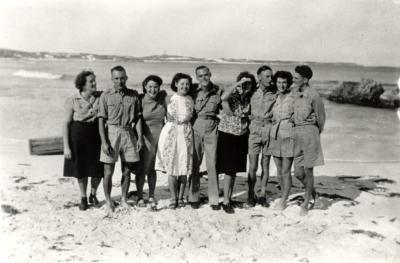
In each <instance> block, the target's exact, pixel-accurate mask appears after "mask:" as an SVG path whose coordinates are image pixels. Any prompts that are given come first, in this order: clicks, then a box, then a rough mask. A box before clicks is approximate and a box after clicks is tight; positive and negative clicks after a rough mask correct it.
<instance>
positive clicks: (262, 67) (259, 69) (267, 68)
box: [257, 65, 272, 75]
mask: <svg viewBox="0 0 400 263" xmlns="http://www.w3.org/2000/svg"><path fill="white" fill-rule="evenodd" d="M266 70H271V71H272V69H271V68H270V67H269V66H267V65H262V66H261V67H259V68H258V69H257V75H258V74H260V73H261V72H263V71H266Z"/></svg>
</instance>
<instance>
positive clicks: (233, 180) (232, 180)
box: [229, 174, 236, 202]
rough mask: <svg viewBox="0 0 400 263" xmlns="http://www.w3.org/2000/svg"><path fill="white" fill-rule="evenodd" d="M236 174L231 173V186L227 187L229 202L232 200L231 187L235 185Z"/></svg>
mask: <svg viewBox="0 0 400 263" xmlns="http://www.w3.org/2000/svg"><path fill="white" fill-rule="evenodd" d="M235 181H236V174H234V175H231V187H230V189H229V202H232V194H233V187H234V186H235Z"/></svg>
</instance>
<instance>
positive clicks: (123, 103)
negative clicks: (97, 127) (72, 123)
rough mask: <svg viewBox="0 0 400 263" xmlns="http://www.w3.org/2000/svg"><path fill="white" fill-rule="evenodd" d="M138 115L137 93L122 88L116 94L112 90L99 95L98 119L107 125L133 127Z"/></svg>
mask: <svg viewBox="0 0 400 263" xmlns="http://www.w3.org/2000/svg"><path fill="white" fill-rule="evenodd" d="M140 115H141V107H140V102H139V94H138V93H137V91H135V90H132V89H128V88H124V89H122V90H121V91H119V92H118V91H116V90H115V89H114V88H112V89H108V90H106V91H104V92H103V94H101V96H100V101H99V114H98V117H99V118H104V119H105V120H107V124H108V125H118V126H123V127H133V125H134V124H135V123H136V122H137V120H138V119H139V116H140Z"/></svg>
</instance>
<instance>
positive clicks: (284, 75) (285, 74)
mask: <svg viewBox="0 0 400 263" xmlns="http://www.w3.org/2000/svg"><path fill="white" fill-rule="evenodd" d="M278 78H281V79H286V81H287V84H288V87H290V86H292V83H293V76H292V73H290V72H289V71H277V72H276V73H275V75H274V77H273V81H274V84H275V86H276V81H277V80H278Z"/></svg>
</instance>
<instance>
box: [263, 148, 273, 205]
mask: <svg viewBox="0 0 400 263" xmlns="http://www.w3.org/2000/svg"><path fill="white" fill-rule="evenodd" d="M270 160H271V156H270V155H265V154H263V155H262V157H261V168H262V173H261V196H262V197H267V185H268V180H269V162H270Z"/></svg>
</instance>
